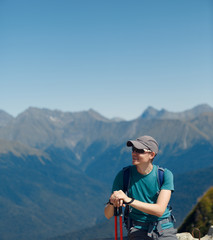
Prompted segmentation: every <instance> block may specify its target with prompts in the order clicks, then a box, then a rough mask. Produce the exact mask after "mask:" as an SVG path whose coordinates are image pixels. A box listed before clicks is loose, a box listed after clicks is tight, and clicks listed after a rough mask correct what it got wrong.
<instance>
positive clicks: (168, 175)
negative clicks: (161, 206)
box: [161, 169, 174, 191]
mask: <svg viewBox="0 0 213 240" xmlns="http://www.w3.org/2000/svg"><path fill="white" fill-rule="evenodd" d="M161 189H164V190H171V191H174V177H173V174H172V172H171V171H170V170H168V169H165V171H164V182H163V185H162V187H161Z"/></svg>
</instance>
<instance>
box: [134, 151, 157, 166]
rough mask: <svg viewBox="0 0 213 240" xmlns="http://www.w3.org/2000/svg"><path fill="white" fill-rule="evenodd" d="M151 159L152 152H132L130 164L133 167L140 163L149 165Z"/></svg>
mask: <svg viewBox="0 0 213 240" xmlns="http://www.w3.org/2000/svg"><path fill="white" fill-rule="evenodd" d="M152 159H153V153H152V152H143V153H138V152H136V151H132V164H133V165H140V164H142V163H149V162H151V161H152Z"/></svg>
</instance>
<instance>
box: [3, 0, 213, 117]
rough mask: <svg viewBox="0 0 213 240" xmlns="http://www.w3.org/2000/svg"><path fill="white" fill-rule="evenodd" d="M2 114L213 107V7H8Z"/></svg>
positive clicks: (51, 2) (144, 0) (164, 0)
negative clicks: (41, 110) (44, 110)
mask: <svg viewBox="0 0 213 240" xmlns="http://www.w3.org/2000/svg"><path fill="white" fill-rule="evenodd" d="M0 32H1V33H0V46H1V47H0V83H1V87H0V109H2V110H4V111H6V112H8V113H10V114H12V115H13V116H17V114H19V113H21V112H22V111H24V110H26V109H27V108H28V107H29V106H33V107H39V108H49V109H52V110H54V109H59V110H62V111H70V112H76V111H83V110H88V109H90V108H92V109H94V110H96V111H98V112H99V113H101V114H102V115H104V116H106V117H108V118H112V117H116V116H117V117H122V118H125V119H127V120H130V119H134V118H136V117H138V116H139V115H140V114H141V113H142V112H143V111H144V110H145V109H146V108H147V107H148V106H152V107H154V108H156V109H159V110H160V109H162V108H165V109H167V110H169V111H173V112H179V111H183V110H186V109H190V108H192V107H194V106H196V105H198V104H202V103H207V104H209V105H210V106H213V1H211V0H133V1H127V0H122V1H121V0H90V1H88V0H75V1H74V0H61V1H59V0H57V1H56V0H31V1H29V0H19V1H17V0H0Z"/></svg>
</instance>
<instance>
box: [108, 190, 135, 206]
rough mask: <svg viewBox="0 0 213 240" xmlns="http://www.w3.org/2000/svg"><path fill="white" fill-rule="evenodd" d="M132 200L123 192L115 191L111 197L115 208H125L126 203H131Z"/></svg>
mask: <svg viewBox="0 0 213 240" xmlns="http://www.w3.org/2000/svg"><path fill="white" fill-rule="evenodd" d="M130 200H131V198H129V197H128V196H127V195H126V194H125V193H124V192H123V191H122V190H119V191H114V192H113V194H112V195H111V197H110V202H111V203H113V205H114V207H121V206H124V207H125V204H124V202H129V201H130Z"/></svg>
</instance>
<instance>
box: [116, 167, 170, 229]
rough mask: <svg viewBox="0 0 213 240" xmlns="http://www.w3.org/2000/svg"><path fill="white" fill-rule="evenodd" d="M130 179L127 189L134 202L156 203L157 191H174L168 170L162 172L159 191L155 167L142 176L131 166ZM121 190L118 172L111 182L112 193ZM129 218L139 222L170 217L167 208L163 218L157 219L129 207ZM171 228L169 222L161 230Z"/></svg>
mask: <svg viewBox="0 0 213 240" xmlns="http://www.w3.org/2000/svg"><path fill="white" fill-rule="evenodd" d="M130 171H131V178H130V187H129V194H128V195H129V197H134V198H135V199H136V200H139V201H142V202H146V203H156V201H157V198H158V192H159V190H162V189H166V190H171V191H174V181H173V174H172V172H171V171H170V170H168V169H165V171H164V182H163V185H162V186H161V189H159V185H158V179H157V166H156V165H153V169H152V171H151V172H150V173H149V174H147V175H142V174H140V173H139V172H138V171H137V168H136V166H131V169H130ZM122 189H123V170H122V171H120V172H119V173H118V174H117V176H116V177H115V180H114V182H113V187H112V192H113V191H118V190H122ZM129 216H130V218H131V219H133V220H135V221H140V222H148V223H149V222H154V221H160V220H162V219H165V218H167V217H169V216H170V211H169V208H168V207H167V208H166V210H165V212H164V214H163V216H161V217H157V216H154V215H150V214H147V213H144V212H141V211H139V210H137V209H135V208H133V207H131V206H130V214H129ZM170 227H173V223H171V222H169V223H166V224H163V225H162V228H163V229H166V228H170Z"/></svg>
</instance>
